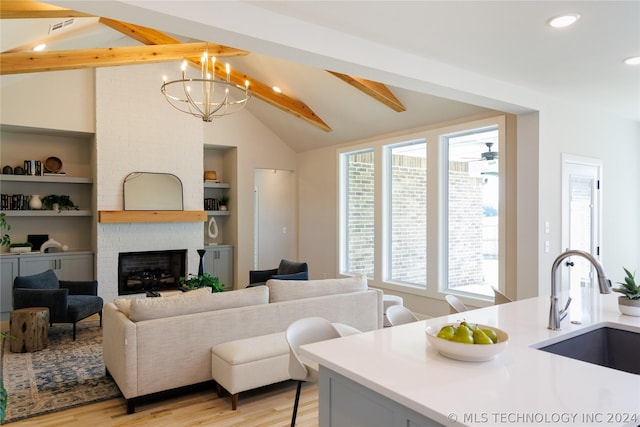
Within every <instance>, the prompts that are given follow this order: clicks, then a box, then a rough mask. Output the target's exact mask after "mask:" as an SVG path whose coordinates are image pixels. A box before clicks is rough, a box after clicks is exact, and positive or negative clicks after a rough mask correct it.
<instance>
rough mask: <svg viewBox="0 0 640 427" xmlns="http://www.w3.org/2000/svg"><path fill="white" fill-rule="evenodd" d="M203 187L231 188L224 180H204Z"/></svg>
mask: <svg viewBox="0 0 640 427" xmlns="http://www.w3.org/2000/svg"><path fill="white" fill-rule="evenodd" d="M204 188H220V189H227V188H231V186H230V185H229V184H227V183H224V182H210V181H205V182H204Z"/></svg>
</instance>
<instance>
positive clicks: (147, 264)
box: [118, 249, 187, 295]
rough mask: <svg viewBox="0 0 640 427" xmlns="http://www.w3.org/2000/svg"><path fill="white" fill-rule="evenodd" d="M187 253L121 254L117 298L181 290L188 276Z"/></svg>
mask: <svg viewBox="0 0 640 427" xmlns="http://www.w3.org/2000/svg"><path fill="white" fill-rule="evenodd" d="M186 258H187V250H186V249H181V250H166V251H147V252H121V253H120V254H118V295H130V294H137V293H144V292H147V291H163V290H172V289H178V288H179V287H180V277H184V276H185V271H186V267H185V266H186Z"/></svg>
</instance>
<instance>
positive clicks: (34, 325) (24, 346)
mask: <svg viewBox="0 0 640 427" xmlns="http://www.w3.org/2000/svg"><path fill="white" fill-rule="evenodd" d="M9 333H10V334H11V336H13V337H14V338H13V339H10V340H9V345H10V350H11V352H12V353H30V352H32V351H38V350H43V349H45V348H47V345H49V309H48V308H47V307H29V308H19V309H17V310H13V311H12V312H11V314H10V317H9Z"/></svg>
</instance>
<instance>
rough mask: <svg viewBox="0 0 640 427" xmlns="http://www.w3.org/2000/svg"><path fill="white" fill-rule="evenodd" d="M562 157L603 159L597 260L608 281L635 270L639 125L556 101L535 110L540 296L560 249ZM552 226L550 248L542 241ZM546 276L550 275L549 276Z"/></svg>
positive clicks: (639, 247) (638, 260)
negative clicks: (600, 239)
mask: <svg viewBox="0 0 640 427" xmlns="http://www.w3.org/2000/svg"><path fill="white" fill-rule="evenodd" d="M563 153H568V154H575V155H581V156H586V157H594V158H598V159H602V162H603V169H602V174H603V178H602V179H603V181H602V190H601V191H602V236H603V242H602V247H601V251H602V260H603V264H604V267H605V269H606V271H607V273H608V275H609V276H610V278H611V279H612V280H613V281H619V280H622V278H623V277H624V272H623V270H622V266H626V267H628V268H631V269H632V270H633V269H636V270H640V220H639V218H640V171H639V168H638V162H639V161H640V123H638V122H633V121H630V120H624V119H619V118H615V117H611V116H607V115H605V114H601V113H597V112H593V111H588V110H581V109H580V108H579V107H577V106H575V105H568V104H565V103H562V102H559V101H555V102H552V103H549V105H547V106H546V107H545V108H544V109H543V110H541V112H540V151H539V159H540V164H539V178H538V183H539V184H538V185H539V189H540V193H539V210H538V215H539V218H538V221H539V222H538V228H539V230H540V231H539V233H538V236H539V241H538V245H539V248H541V250H540V251H539V253H540V254H541V255H540V263H539V274H540V277H541V278H542V279H543V280H540V282H539V284H540V288H539V292H540V294H549V293H550V283H549V282H550V268H551V264H552V263H553V260H554V259H555V257H556V256H557V255H558V254H559V253H560V252H562V250H563V249H564V248H562V247H561V233H560V227H561V215H562V206H561V176H562V162H561V157H562V154H563ZM544 221H549V222H550V226H551V230H552V232H551V234H550V235H549V237H550V243H551V250H550V252H549V253H545V252H544V251H543V250H542V248H543V247H544V246H543V244H542V242H543V241H544V240H545V239H547V235H545V234H544V230H543V229H544V227H543V226H542V224H544ZM548 276H549V277H548Z"/></svg>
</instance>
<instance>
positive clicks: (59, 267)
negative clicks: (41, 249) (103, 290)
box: [20, 252, 93, 280]
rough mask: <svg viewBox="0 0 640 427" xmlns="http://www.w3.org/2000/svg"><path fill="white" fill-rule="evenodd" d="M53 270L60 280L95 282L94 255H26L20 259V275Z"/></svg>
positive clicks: (76, 253) (89, 253) (75, 253)
mask: <svg viewBox="0 0 640 427" xmlns="http://www.w3.org/2000/svg"><path fill="white" fill-rule="evenodd" d="M49 269H51V270H53V271H54V272H55V273H56V276H58V279H59V280H93V253H91V252H74V253H55V254H31V255H29V254H25V255H24V256H22V257H21V258H20V275H21V276H30V275H32V274H38V273H42V272H43V271H47V270H49Z"/></svg>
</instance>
